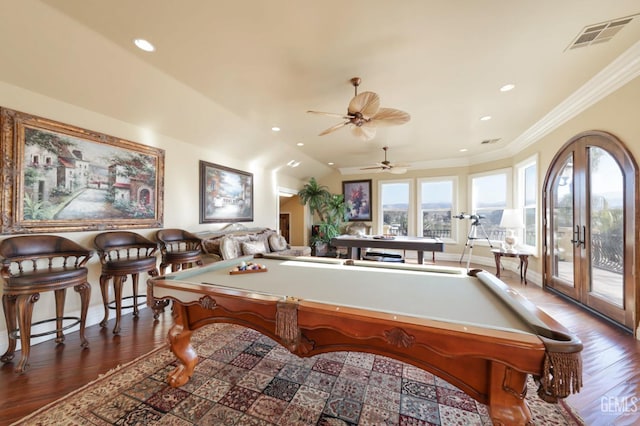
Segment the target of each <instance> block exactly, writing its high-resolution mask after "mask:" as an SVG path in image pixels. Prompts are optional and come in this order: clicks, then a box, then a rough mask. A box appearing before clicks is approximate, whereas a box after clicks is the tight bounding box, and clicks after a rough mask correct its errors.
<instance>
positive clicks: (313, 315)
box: [147, 255, 582, 425]
mask: <svg viewBox="0 0 640 426" xmlns="http://www.w3.org/2000/svg"><path fill="white" fill-rule="evenodd" d="M241 261H245V262H249V261H251V262H256V263H261V264H263V265H264V266H265V267H266V268H267V271H266V272H259V273H247V274H240V275H231V274H230V271H231V269H232V268H233V267H234V266H236V265H238V264H239V262H241ZM147 297H148V303H149V305H150V306H151V307H153V306H156V305H161V303H160V302H161V301H165V300H172V301H173V311H174V318H175V325H174V326H173V327H172V328H171V330H170V332H169V336H168V337H169V341H170V344H171V350H172V351H173V353H174V354H175V355H176V357H177V358H178V360H179V361H180V363H179V365H178V367H177V368H176V369H175V370H174V371H173V372H172V373H171V374H170V375H169V378H168V381H169V383H170V384H171V385H172V386H182V385H183V384H185V383H186V382H187V381H188V380H189V378H190V376H191V375H192V373H193V370H194V368H195V366H196V364H197V359H198V357H197V354H196V353H195V351H194V350H193V348H192V347H191V345H190V337H191V332H192V331H193V330H195V329H197V328H199V327H201V326H203V325H205V324H209V323H213V322H231V323H235V324H240V325H243V326H246V327H250V328H253V329H255V330H257V331H259V332H261V333H263V334H265V335H267V336H269V337H271V338H273V339H274V340H276V341H278V342H279V343H281V344H282V345H283V346H285V347H286V348H287V349H289V350H290V351H291V352H293V353H295V354H297V355H299V356H305V357H306V356H312V355H315V354H319V353H323V352H330V351H361V352H370V353H375V354H380V355H385V356H389V357H391V358H394V359H397V360H400V361H404V362H407V363H409V364H412V365H415V366H417V367H419V368H422V369H424V370H426V371H429V372H431V373H433V374H435V375H437V376H439V377H441V378H443V379H444V380H446V381H448V382H450V383H452V384H453V385H455V386H457V387H458V388H460V389H462V390H463V391H464V392H466V393H467V394H468V395H470V396H471V397H473V398H475V399H476V400H478V401H480V402H481V403H484V404H487V405H488V406H489V411H490V415H491V418H492V419H493V421H494V422H495V423H496V424H509V425H515V424H527V422H529V421H530V420H531V414H530V411H529V409H528V407H527V405H526V403H525V395H526V381H527V377H528V376H529V375H533V377H534V378H536V379H537V380H538V381H539V382H540V388H539V391H538V393H539V395H540V396H541V397H542V398H543V399H545V400H546V401H552V402H555V401H556V400H557V398H563V397H566V396H567V395H568V394H570V393H571V392H575V391H578V390H579V389H580V386H581V358H580V351H581V350H582V344H581V342H580V341H579V340H578V339H577V338H576V337H575V336H574V335H572V334H571V333H570V332H569V331H568V330H566V329H565V328H564V327H563V326H562V325H560V324H559V323H557V322H556V321H554V320H553V319H552V318H550V317H549V316H548V315H546V314H545V313H544V312H542V311H541V310H539V309H538V308H537V307H536V306H534V305H533V304H532V303H531V302H529V301H527V300H526V299H525V298H523V297H522V296H521V295H520V294H519V293H517V292H516V291H515V290H512V289H511V288H509V287H508V286H507V285H506V284H504V283H503V282H502V281H500V280H499V279H498V278H496V277H495V276H494V275H493V274H490V273H488V272H484V271H480V270H474V271H472V272H471V273H470V274H467V271H466V270H465V269H462V268H447V267H435V266H428V265H408V264H387V263H380V262H369V261H357V260H340V259H327V258H291V257H281V256H273V255H265V256H262V257H257V258H251V257H247V258H241V259H236V260H231V261H223V262H217V263H214V264H211V265H208V266H204V267H199V268H193V269H188V270H184V271H180V272H176V273H172V274H169V275H166V276H161V277H154V278H150V279H149V281H148V289H147Z"/></svg>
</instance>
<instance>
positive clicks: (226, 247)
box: [220, 238, 239, 260]
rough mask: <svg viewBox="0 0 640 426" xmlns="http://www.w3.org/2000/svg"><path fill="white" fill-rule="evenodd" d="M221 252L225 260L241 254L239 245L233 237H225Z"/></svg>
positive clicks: (221, 244)
mask: <svg viewBox="0 0 640 426" xmlns="http://www.w3.org/2000/svg"><path fill="white" fill-rule="evenodd" d="M220 254H221V255H222V258H223V259H224V260H227V259H235V258H236V257H238V256H239V253H238V246H237V245H236V242H235V240H234V239H233V238H223V239H222V242H221V243H220Z"/></svg>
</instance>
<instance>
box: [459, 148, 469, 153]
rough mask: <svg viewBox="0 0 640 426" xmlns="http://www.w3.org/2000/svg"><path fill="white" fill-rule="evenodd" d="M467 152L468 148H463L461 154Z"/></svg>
mask: <svg viewBox="0 0 640 426" xmlns="http://www.w3.org/2000/svg"><path fill="white" fill-rule="evenodd" d="M467 151H469V150H468V149H467V148H461V149H460V152H467Z"/></svg>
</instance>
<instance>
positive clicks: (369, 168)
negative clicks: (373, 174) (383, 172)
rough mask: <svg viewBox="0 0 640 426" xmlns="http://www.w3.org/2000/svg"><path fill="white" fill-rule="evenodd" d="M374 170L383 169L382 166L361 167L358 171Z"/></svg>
mask: <svg viewBox="0 0 640 426" xmlns="http://www.w3.org/2000/svg"><path fill="white" fill-rule="evenodd" d="M375 169H384V166H375V167H362V168H361V169H360V170H375Z"/></svg>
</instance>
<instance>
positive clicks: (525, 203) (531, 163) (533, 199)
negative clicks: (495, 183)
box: [516, 158, 538, 248]
mask: <svg viewBox="0 0 640 426" xmlns="http://www.w3.org/2000/svg"><path fill="white" fill-rule="evenodd" d="M516 168H517V173H518V191H517V207H518V208H519V209H521V210H522V212H523V218H522V219H523V222H524V227H525V228H524V236H523V238H521V241H522V244H523V245H525V246H529V247H531V248H535V247H536V245H537V241H538V231H537V229H538V228H537V223H536V206H537V203H538V195H537V194H538V168H537V161H536V159H535V158H532V159H529V160H526V161H524V162H522V163H520V164H518V165H517V166H516Z"/></svg>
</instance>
